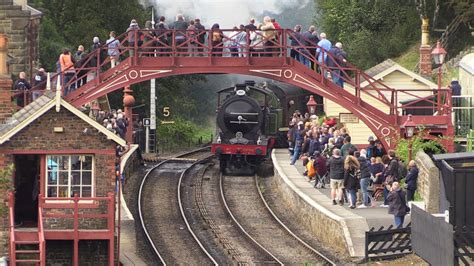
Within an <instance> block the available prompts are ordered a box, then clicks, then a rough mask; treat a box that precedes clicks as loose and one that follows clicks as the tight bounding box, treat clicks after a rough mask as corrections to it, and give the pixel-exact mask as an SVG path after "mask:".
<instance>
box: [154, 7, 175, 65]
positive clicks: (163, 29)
mask: <svg viewBox="0 0 474 266" xmlns="http://www.w3.org/2000/svg"><path fill="white" fill-rule="evenodd" d="M165 20H166V18H165V17H164V16H161V17H160V19H159V22H158V23H156V25H155V35H156V36H157V38H158V40H157V42H156V44H157V45H156V46H158V47H166V46H168V45H169V40H168V39H169V37H170V36H169V32H168V30H169V28H168V25H166V23H165ZM157 52H158V56H165V54H166V53H170V52H171V51H170V50H168V49H166V48H158V49H157Z"/></svg>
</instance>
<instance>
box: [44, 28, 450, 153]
mask: <svg viewBox="0 0 474 266" xmlns="http://www.w3.org/2000/svg"><path fill="white" fill-rule="evenodd" d="M239 34H240V35H239ZM268 35H269V34H268V32H261V31H255V32H244V33H242V32H238V31H230V30H229V31H228V30H219V31H215V30H214V31H212V30H203V31H177V30H135V31H129V32H126V33H124V34H122V35H120V36H118V37H117V38H116V39H117V44H118V43H119V49H116V50H115V51H114V50H113V49H108V45H107V44H104V45H102V46H101V47H100V48H98V49H96V50H95V51H93V52H91V53H90V54H89V55H87V56H86V57H85V58H84V59H83V60H82V61H81V62H78V63H76V68H75V72H74V73H75V74H74V77H72V78H71V79H70V80H69V81H68V82H67V83H65V84H62V86H61V88H62V90H63V92H62V93H63V97H64V98H65V99H66V100H67V101H69V102H70V103H72V104H73V105H74V106H77V107H78V106H81V105H84V104H87V103H89V102H91V101H93V100H96V99H98V98H99V97H101V96H104V95H106V94H108V93H110V92H113V91H115V90H118V89H121V88H124V87H128V86H130V85H132V84H136V83H140V82H143V81H146V80H150V79H154V78H162V77H167V76H173V75H186V74H217V73H225V74H242V75H251V76H259V77H263V78H269V79H273V80H277V81H281V82H285V83H289V84H292V85H295V86H298V87H300V88H302V89H305V90H307V91H309V92H311V93H314V94H318V95H321V96H323V97H325V98H327V99H329V100H331V101H334V102H336V103H338V104H339V105H341V106H342V107H344V108H346V109H347V110H349V111H350V112H352V113H353V114H354V115H355V116H357V117H358V118H359V119H360V120H362V121H363V122H364V123H365V124H366V125H367V126H368V127H369V128H370V129H371V130H372V131H373V132H374V134H375V135H376V136H377V137H378V138H379V139H380V140H381V141H382V143H383V145H384V146H385V147H386V148H393V147H394V146H396V143H395V142H396V139H397V138H398V137H399V136H403V134H404V133H405V132H404V128H403V123H404V122H405V121H406V120H407V114H409V113H412V114H413V115H412V118H413V121H414V122H415V123H416V124H417V125H419V126H423V127H424V128H425V129H427V130H429V131H430V132H431V133H432V134H437V135H443V136H452V134H453V125H452V121H451V110H452V109H451V106H452V104H451V95H450V90H448V89H439V90H424V91H423V90H413V89H411V90H410V89H404V88H390V87H388V86H386V85H384V84H383V83H382V82H381V81H379V80H375V79H373V78H372V77H370V76H368V75H367V74H365V73H364V71H362V70H360V69H358V68H357V67H355V66H354V65H352V64H351V63H349V62H344V63H343V62H341V61H340V60H337V59H336V58H335V57H334V56H333V55H332V54H331V53H329V52H327V51H325V50H324V49H322V48H321V49H319V47H318V46H317V45H316V44H311V42H310V41H309V40H306V39H304V38H303V37H302V36H301V35H300V34H299V33H296V32H294V31H292V30H287V29H283V30H278V31H275V32H274V35H275V38H272V39H267V37H265V36H268ZM270 35H271V34H270ZM220 38H222V39H221V40H220ZM237 38H239V39H240V42H238V41H237V40H238V39H237ZM290 40H293V42H292V43H293V45H290ZM295 44H296V45H295ZM316 49H318V50H320V52H321V55H322V56H327V59H328V60H329V61H331V62H334V63H333V64H331V67H329V66H328V65H327V64H325V63H324V61H323V62H320V61H318V58H317V57H316V53H315V52H316ZM111 52H112V53H113V52H116V53H117V54H119V58H120V62H119V63H118V65H116V66H115V67H113V68H112V67H111V57H110V56H108V53H109V54H110V53H111ZM291 55H293V56H291ZM295 57H299V58H305V59H306V60H307V61H308V62H310V63H311V65H313V66H314V68H315V69H317V70H313V69H312V68H310V67H308V66H306V65H303V64H302V63H300V61H302V60H301V59H300V60H295ZM77 65H78V66H77ZM65 71H68V70H65ZM70 72H71V71H70ZM328 73H330V74H328ZM56 75H57V76H58V77H59V75H63V73H58V74H56ZM85 77H89V79H90V81H88V82H87V83H86V84H84V85H82V86H80V87H78V88H76V89H75V90H73V91H72V92H69V93H67V88H69V87H71V86H74V84H76V83H77V81H78V80H81V79H85ZM91 77H93V79H91ZM53 78H54V77H53ZM332 78H341V79H343V80H344V83H345V84H344V88H342V87H340V86H338V85H336V84H335V83H334V82H333V81H332ZM420 109H422V110H420ZM445 144H447V146H448V149H452V144H450V143H449V141H448V142H447V143H445Z"/></svg>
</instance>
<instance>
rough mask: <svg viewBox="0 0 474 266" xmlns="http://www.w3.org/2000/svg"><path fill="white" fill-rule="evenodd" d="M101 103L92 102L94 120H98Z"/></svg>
mask: <svg viewBox="0 0 474 266" xmlns="http://www.w3.org/2000/svg"><path fill="white" fill-rule="evenodd" d="M99 111H100V108H99V104H98V103H97V102H96V101H93V102H92V104H91V115H92V117H93V118H94V120H97V116H99Z"/></svg>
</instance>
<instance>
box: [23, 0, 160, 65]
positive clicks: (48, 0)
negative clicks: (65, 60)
mask: <svg viewBox="0 0 474 266" xmlns="http://www.w3.org/2000/svg"><path fill="white" fill-rule="evenodd" d="M29 4H30V5H32V6H33V7H35V8H37V9H39V10H41V11H42V12H43V13H44V17H43V19H42V23H41V25H40V64H41V65H42V66H43V67H45V68H46V70H47V71H55V70H56V67H55V63H56V61H57V60H58V58H59V54H60V53H61V52H62V50H63V49H64V48H69V49H71V51H75V50H76V49H77V46H79V45H80V44H82V45H84V47H85V48H86V49H88V48H89V47H90V46H91V45H92V38H93V37H94V36H98V37H99V38H100V40H101V41H102V43H104V42H105V40H106V39H108V35H109V32H110V31H112V30H114V31H116V32H119V33H122V32H125V30H126V29H127V27H128V25H129V23H130V20H131V19H132V18H136V19H137V20H138V22H139V23H141V24H144V23H145V20H146V19H147V18H149V17H150V15H149V13H150V12H151V10H145V9H144V7H143V6H142V5H140V3H139V1H138V0H101V1H90V0H75V1H72V0H32V1H30V3H29Z"/></svg>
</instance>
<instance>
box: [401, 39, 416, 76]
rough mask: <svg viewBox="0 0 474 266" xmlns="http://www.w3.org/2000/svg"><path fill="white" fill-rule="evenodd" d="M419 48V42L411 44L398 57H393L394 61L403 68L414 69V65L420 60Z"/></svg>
mask: <svg viewBox="0 0 474 266" xmlns="http://www.w3.org/2000/svg"><path fill="white" fill-rule="evenodd" d="M419 48H420V43H418V42H417V43H416V44H414V45H412V46H411V47H410V48H409V49H408V50H407V51H406V52H405V53H404V54H402V55H401V56H400V57H398V58H395V62H397V63H398V64H399V65H401V66H403V67H404V68H406V69H408V70H412V71H414V70H415V68H416V65H417V64H418V62H419V61H420V52H419V51H418V49H419Z"/></svg>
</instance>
